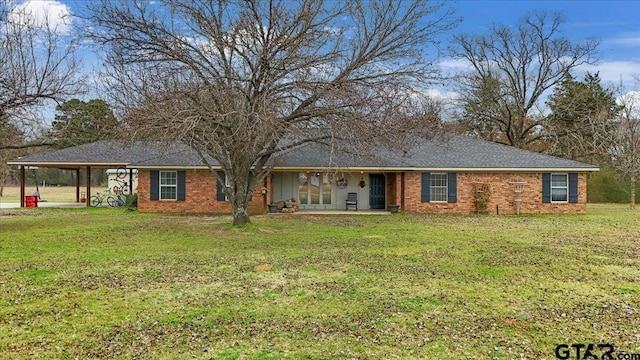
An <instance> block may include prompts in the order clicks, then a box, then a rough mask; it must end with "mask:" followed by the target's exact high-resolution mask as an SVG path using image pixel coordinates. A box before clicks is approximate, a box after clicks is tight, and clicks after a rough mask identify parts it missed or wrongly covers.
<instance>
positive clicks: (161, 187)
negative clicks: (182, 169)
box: [158, 171, 178, 200]
mask: <svg viewBox="0 0 640 360" xmlns="http://www.w3.org/2000/svg"><path fill="white" fill-rule="evenodd" d="M162 174H173V175H174V178H175V180H176V183H175V184H163V183H162V180H163V179H162ZM163 188H175V194H176V196H175V197H174V198H163V197H162V189H163ZM158 199H160V200H178V172H177V171H160V174H158Z"/></svg>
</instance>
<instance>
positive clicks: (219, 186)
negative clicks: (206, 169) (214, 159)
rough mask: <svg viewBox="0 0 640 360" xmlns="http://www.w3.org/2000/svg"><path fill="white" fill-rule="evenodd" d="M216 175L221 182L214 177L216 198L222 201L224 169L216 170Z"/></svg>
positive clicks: (223, 198)
mask: <svg viewBox="0 0 640 360" xmlns="http://www.w3.org/2000/svg"><path fill="white" fill-rule="evenodd" d="M218 176H219V177H220V179H222V183H221V182H220V180H218V179H216V200H218V201H224V200H225V195H224V182H225V175H224V171H218Z"/></svg>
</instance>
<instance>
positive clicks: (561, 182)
mask: <svg viewBox="0 0 640 360" xmlns="http://www.w3.org/2000/svg"><path fill="white" fill-rule="evenodd" d="M551 186H553V187H556V186H561V187H562V186H565V187H566V186H567V175H566V174H551Z"/></svg>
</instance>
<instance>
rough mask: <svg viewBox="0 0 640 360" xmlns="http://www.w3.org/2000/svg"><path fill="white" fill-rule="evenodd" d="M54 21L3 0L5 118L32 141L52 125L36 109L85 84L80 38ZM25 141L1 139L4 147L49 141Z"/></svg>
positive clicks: (0, 94) (1, 119) (0, 37)
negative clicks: (77, 51) (77, 53)
mask: <svg viewBox="0 0 640 360" xmlns="http://www.w3.org/2000/svg"><path fill="white" fill-rule="evenodd" d="M50 20H51V19H49V18H46V17H45V18H38V17H36V16H35V15H34V14H32V13H30V12H29V11H28V10H27V9H26V8H24V7H20V6H16V4H15V3H14V2H13V1H11V0H0V74H1V75H0V123H2V124H3V125H6V126H8V124H12V125H14V126H16V127H17V128H19V129H20V130H21V131H22V132H23V133H24V134H25V136H26V139H27V140H28V139H29V138H30V137H31V140H33V135H34V134H35V133H36V132H37V131H38V130H41V129H42V128H43V125H46V124H43V123H42V120H41V118H40V117H39V116H38V114H37V112H36V111H35V109H37V108H39V107H41V106H43V105H45V104H47V103H48V102H50V101H53V102H54V104H55V103H57V102H61V101H63V100H64V99H65V98H67V97H71V96H78V95H79V93H80V92H81V90H82V87H83V83H84V77H83V76H82V75H81V72H80V63H79V61H78V59H77V58H76V57H75V55H74V54H75V47H76V45H77V44H76V42H75V41H73V40H71V39H70V37H67V36H64V35H62V34H60V33H59V31H58V29H57V28H56V26H55V25H54V24H53V22H52V21H50ZM10 140H12V141H10ZM24 140H25V138H16V139H6V138H3V139H0V149H20V148H27V147H32V146H41V145H43V144H46V141H45V142H43V141H26V142H25V141H24Z"/></svg>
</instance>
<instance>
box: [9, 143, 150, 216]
mask: <svg viewBox="0 0 640 360" xmlns="http://www.w3.org/2000/svg"><path fill="white" fill-rule="evenodd" d="M150 153H153V152H150V149H149V148H148V147H144V146H140V144H135V143H123V142H118V141H110V140H102V141H97V142H93V143H89V144H83V145H79V146H74V147H70V148H66V149H60V150H53V151H48V152H43V153H39V154H34V155H28V156H23V157H19V158H17V159H15V160H12V161H8V162H7V164H9V165H17V166H18V169H19V177H20V207H25V196H26V191H25V184H26V170H27V169H28V168H30V167H44V168H57V169H62V170H75V187H76V191H75V196H76V202H77V203H79V202H80V190H81V187H82V186H83V185H82V184H80V175H81V173H82V172H83V171H84V175H85V184H84V187H85V192H86V200H85V203H86V206H90V200H89V199H90V198H91V172H92V171H93V170H95V169H110V168H116V169H117V168H128V167H127V166H128V164H130V163H132V162H135V161H139V160H141V159H146V158H148V157H149V156H150ZM151 156H153V155H151ZM128 170H129V186H130V188H133V184H132V178H133V176H132V174H133V169H131V168H128Z"/></svg>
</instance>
